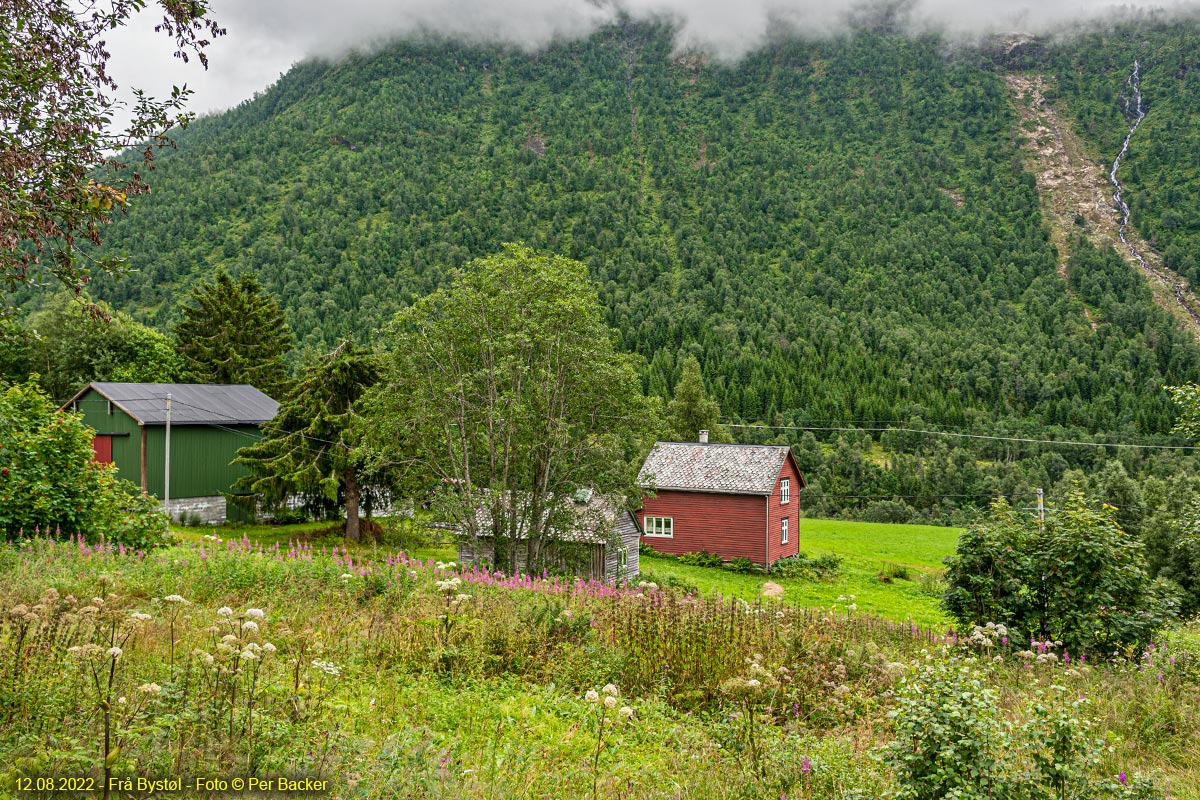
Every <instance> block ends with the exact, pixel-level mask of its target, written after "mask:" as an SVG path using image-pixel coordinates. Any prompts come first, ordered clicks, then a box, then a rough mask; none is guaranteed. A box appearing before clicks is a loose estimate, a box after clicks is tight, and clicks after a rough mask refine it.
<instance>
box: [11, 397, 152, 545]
mask: <svg viewBox="0 0 1200 800" xmlns="http://www.w3.org/2000/svg"><path fill="white" fill-rule="evenodd" d="M92 435H93V432H92V430H91V429H90V428H88V427H87V426H86V425H84V423H83V418H82V417H81V416H79V415H78V414H72V413H67V412H63V411H59V410H58V409H57V408H55V406H54V404H53V403H52V402H50V398H48V397H47V396H46V395H45V394H44V393H43V392H42V391H41V389H39V388H38V387H37V386H36V385H35V384H34V383H33V382H29V383H24V384H16V385H13V386H10V387H8V388H7V389H4V390H3V392H2V393H0V533H2V534H4V535H5V536H8V537H11V536H16V535H18V534H19V533H20V532H21V531H24V532H25V533H26V534H32V533H33V532H34V531H35V530H37V529H39V528H40V529H41V530H44V531H56V532H58V533H59V534H60V535H63V536H69V535H73V534H82V535H83V536H84V537H85V538H87V539H89V540H96V539H105V540H107V541H110V542H114V543H117V544H123V545H126V546H128V547H133V548H136V549H142V550H145V549H148V548H150V547H152V546H154V545H156V544H161V543H162V542H163V534H164V533H165V531H166V516H165V514H163V513H160V512H159V511H158V510H157V509H158V503H157V501H155V500H154V499H153V498H151V497H148V496H147V495H145V494H143V493H142V492H141V491H140V490H139V489H138V488H137V487H136V486H134V485H133V484H132V483H130V482H129V481H126V480H121V479H118V478H117V476H116V469H115V468H114V467H112V466H111V465H105V464H98V463H96V462H95V461H94V460H93V456H94V453H93V450H92Z"/></svg>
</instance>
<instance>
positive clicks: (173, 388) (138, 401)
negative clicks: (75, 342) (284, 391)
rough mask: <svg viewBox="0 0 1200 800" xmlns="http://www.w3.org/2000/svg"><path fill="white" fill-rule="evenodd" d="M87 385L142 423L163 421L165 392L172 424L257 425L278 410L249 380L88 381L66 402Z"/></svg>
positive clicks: (165, 404) (75, 398)
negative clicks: (221, 382)
mask: <svg viewBox="0 0 1200 800" xmlns="http://www.w3.org/2000/svg"><path fill="white" fill-rule="evenodd" d="M88 389H95V390H96V391H97V392H98V393H99V394H100V395H101V396H103V397H105V398H107V399H109V400H111V401H112V402H113V405H115V406H116V407H117V408H119V409H121V410H122V411H124V412H125V413H126V414H128V415H129V416H131V417H133V418H134V419H135V420H137V421H138V422H140V423H142V424H143V425H164V424H166V421H167V395H168V394H170V395H171V424H172V425H260V424H262V423H264V422H266V421H267V420H269V419H273V418H274V417H275V414H276V413H277V412H278V411H279V403H277V402H275V401H274V400H272V399H271V398H270V397H267V395H265V394H263V393H262V392H260V391H259V390H258V389H255V388H254V387H253V386H250V385H249V384H236V385H214V384H204V383H109V382H99V381H97V382H93V383H90V384H88V386H87V388H85V389H84V390H83V391H81V392H80V393H79V394H77V395H75V397H73V398H72V399H71V401H70V402H68V403H67V404H66V406H69V405H71V403H73V402H75V400H78V399H79V398H80V397H81V396H82V395H83V394H84V393H85V392H87V391H88ZM66 406H63V407H64V408H66Z"/></svg>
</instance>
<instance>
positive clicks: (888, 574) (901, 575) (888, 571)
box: [877, 561, 912, 583]
mask: <svg viewBox="0 0 1200 800" xmlns="http://www.w3.org/2000/svg"><path fill="white" fill-rule="evenodd" d="M877 577H878V578H879V580H880V581H881V582H882V583H891V582H892V581H911V580H912V572H911V571H910V570H909V568H908V567H906V566H904V565H903V564H893V563H892V562H890V561H885V562H884V564H883V569H881V570H879V575H878V576H877Z"/></svg>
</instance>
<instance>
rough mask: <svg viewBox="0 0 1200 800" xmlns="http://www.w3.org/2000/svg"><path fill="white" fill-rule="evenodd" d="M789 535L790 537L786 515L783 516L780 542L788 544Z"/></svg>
mask: <svg viewBox="0 0 1200 800" xmlns="http://www.w3.org/2000/svg"><path fill="white" fill-rule="evenodd" d="M787 537H788V518H787V517H784V518H783V527H782V530H781V532H780V534H779V543H780V544H787Z"/></svg>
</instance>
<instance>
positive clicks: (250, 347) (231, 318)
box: [175, 269, 292, 397]
mask: <svg viewBox="0 0 1200 800" xmlns="http://www.w3.org/2000/svg"><path fill="white" fill-rule="evenodd" d="M190 300H191V301H192V302H191V303H190V304H188V305H185V306H184V308H183V320H182V321H181V322H179V324H177V325H176V326H175V339H176V342H177V347H178V349H179V354H180V355H181V356H182V357H183V361H184V371H185V379H186V380H191V381H195V382H197V383H248V384H251V385H253V386H255V387H257V388H258V389H260V390H261V391H263V392H266V393H267V394H268V395H271V396H272V397H281V396H283V395H284V394H286V392H287V386H288V374H287V365H286V364H285V363H284V355H285V354H286V353H287V352H288V351H289V350H291V348H292V331H291V329H290V328H288V325H287V322H285V321H284V318H283V312H282V311H281V310H280V308H279V301H278V300H276V299H275V298H274V297H272V296H271V295H269V294H268V293H267V292H266V291H264V290H263V288H262V286H261V285H260V284H259V282H258V279H257V278H255V277H254V276H253V275H250V274H246V273H243V274H242V275H241V276H240V277H239V278H238V279H237V280H236V281H235V280H234V279H233V278H231V277H230V276H229V273H227V272H226V271H225V270H224V269H221V270H218V271H217V273H216V275H215V276H214V277H213V281H212V282H211V283H209V282H207V281H204V282H201V283H200V284H199V285H198V286H196V287H195V288H194V289H192V292H191V295H190Z"/></svg>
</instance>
